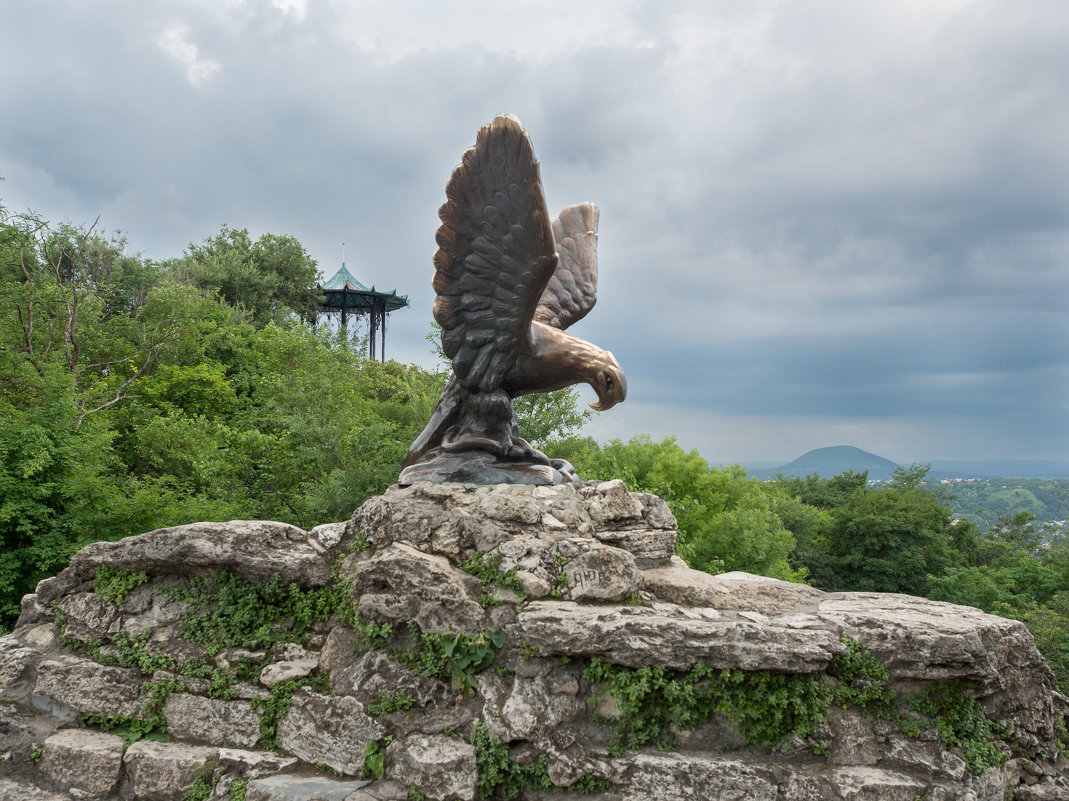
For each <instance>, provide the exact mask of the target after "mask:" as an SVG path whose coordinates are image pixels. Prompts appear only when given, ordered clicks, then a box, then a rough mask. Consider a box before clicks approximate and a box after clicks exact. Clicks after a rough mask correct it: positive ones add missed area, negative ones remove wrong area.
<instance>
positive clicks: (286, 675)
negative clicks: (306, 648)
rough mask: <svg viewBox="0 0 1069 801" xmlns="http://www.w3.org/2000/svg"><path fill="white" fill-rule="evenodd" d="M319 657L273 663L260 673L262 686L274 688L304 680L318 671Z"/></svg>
mask: <svg viewBox="0 0 1069 801" xmlns="http://www.w3.org/2000/svg"><path fill="white" fill-rule="evenodd" d="M318 664H319V657H317V656H310V657H307V658H306V659H287V660H285V661H282V662H272V663H270V664H269V665H266V666H265V667H264V669H263V670H261V671H260V684H262V685H263V686H264V687H274V686H275V685H276V684H282V682H284V681H296V680H297V679H303V678H304V677H305V676H307V675H308V674H309V673H311V672H312V671H313V670H315V669H316V666H317V665H318Z"/></svg>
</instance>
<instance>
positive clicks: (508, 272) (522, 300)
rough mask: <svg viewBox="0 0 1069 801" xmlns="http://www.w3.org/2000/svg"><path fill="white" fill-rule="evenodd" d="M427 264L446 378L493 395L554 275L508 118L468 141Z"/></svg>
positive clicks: (546, 226)
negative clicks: (447, 362) (449, 365)
mask: <svg viewBox="0 0 1069 801" xmlns="http://www.w3.org/2000/svg"><path fill="white" fill-rule="evenodd" d="M446 198H447V200H446V203H445V205H443V206H442V207H441V209H440V210H439V212H438V216H439V217H440V218H441V220H442V225H441V227H440V228H439V229H438V234H437V242H438V252H437V253H435V254H434V266H435V275H434V281H433V286H434V291H435V292H436V293H437V295H438V297H437V299H436V300H435V303H434V319H435V320H437V321H438V323H439V324H440V325H441V326H442V348H443V350H444V351H445V354H446V355H447V356H448V357H449V358H451V359H452V360H453V371H454V372H455V373H456V375H457V377H458V378H459V379H460V380H461V381H462V382H463V383H464V384H465V385H466V386H468V387H469V388H472V389H478V390H481V391H488V390H492V389H494V388H496V387H497V386H498V385H499V384H500V382H501V380H502V377H503V376H504V375H505V374H506V373H507V372H508V371H509V369H510V368H511V367H512V366H513V364H514V363H515V361H516V359H517V358H518V357H519V358H523V356H524V355H525V354H526V353H527V351H528V349H529V347H530V327H531V320H532V318H533V317H534V313H535V309H536V307H537V306H538V302H539V298H541V297H542V293H543V290H544V289H545V287H546V282H547V281H549V279H550V276H552V275H553V271H554V269H556V266H557V256H556V254H555V252H554V247H553V230H552V226H551V225H550V221H549V213H548V211H547V210H546V201H545V197H544V195H543V193H542V180H541V177H540V175H539V171H538V162H537V161H536V160H535V157H534V150H533V149H532V147H531V141H530V139H528V137H527V134H526V133H525V132H524V130H523V126H522V125H520V121H519V120H518V119H516V118H515V117H513V116H511V115H507V116H506V115H502V116H499V117H496V118H495V119H494V121H493V122H491V123H490V124H489V125H486V126H484V127H483V128H482V129H481V130H480V131H479V134H478V137H477V138H476V141H475V146H474V147H472V148H469V149H468V150H467V151H466V152H465V153H464V157H463V161H462V162H461V164H460V165H458V166H457V167H456V169H454V170H453V175H452V177H451V178H450V179H449V183H448V185H447V186H446Z"/></svg>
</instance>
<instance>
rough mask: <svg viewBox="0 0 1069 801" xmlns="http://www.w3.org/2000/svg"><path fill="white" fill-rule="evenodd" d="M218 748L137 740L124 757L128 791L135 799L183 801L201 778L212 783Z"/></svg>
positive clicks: (125, 779) (217, 758) (217, 759)
mask: <svg viewBox="0 0 1069 801" xmlns="http://www.w3.org/2000/svg"><path fill="white" fill-rule="evenodd" d="M218 764H219V749H217V748H206V747H203V746H195V745H186V744H184V743H159V742H154V741H151V740H138V741H137V742H136V743H134V744H133V745H131V746H130V747H129V748H127V749H126V754H125V755H124V756H123V768H124V772H125V777H124V782H125V783H126V784H127V785H128V786H127V788H125V789H126V790H127V791H129V794H130V795H132V796H133V797H134V798H139V799H140V798H144V799H152V801H183V799H185V797H186V795H187V794H188V793H189V791H190V790H191V789H192V788H193V784H194V783H195V782H196V780H197V779H198V778H203V779H205V780H210V779H211V778H212V774H213V773H214V771H215V768H216V766H217V765H218Z"/></svg>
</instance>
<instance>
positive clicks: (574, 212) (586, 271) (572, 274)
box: [534, 203, 598, 330]
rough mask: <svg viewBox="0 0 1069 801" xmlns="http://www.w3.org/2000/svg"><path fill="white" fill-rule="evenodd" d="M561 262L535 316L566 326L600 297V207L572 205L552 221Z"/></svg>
mask: <svg viewBox="0 0 1069 801" xmlns="http://www.w3.org/2000/svg"><path fill="white" fill-rule="evenodd" d="M553 238H554V240H556V243H557V256H558V257H559V259H560V264H559V265H558V266H557V270H556V272H554V273H553V276H552V277H551V278H550V279H549V283H548V284H547V285H546V290H545V292H544V293H542V299H541V301H540V302H539V304H538V308H537V309H536V310H535V315H534V318H535V319H536V320H538V322H540V323H545V324H546V325H551V326H553V327H554V328H560V329H562V330H563V329H565V328H568V326H570V325H572V324H573V323H575V322H578V321H579V320H582V319H583V318H584V317H585V316H586V315H587V312H589V311H590V310H591V309H593V308H594V303H595V302H596V301H597V299H598V207H597V206H595V205H594V204H593V203H580V204H579V205H578V206H569V207H568V208H566V209H565V210H564V211H562V212H561V213H560V216H559V217H558V218H557V219H555V220H554V221H553Z"/></svg>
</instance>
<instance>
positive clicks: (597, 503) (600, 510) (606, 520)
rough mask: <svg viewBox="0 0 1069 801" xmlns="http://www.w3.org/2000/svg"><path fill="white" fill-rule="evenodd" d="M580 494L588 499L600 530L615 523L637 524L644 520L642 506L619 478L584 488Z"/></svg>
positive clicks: (595, 523)
mask: <svg viewBox="0 0 1069 801" xmlns="http://www.w3.org/2000/svg"><path fill="white" fill-rule="evenodd" d="M580 493H581V494H582V496H583V497H584V498H586V499H587V503H588V504H589V508H590V517H591V519H592V520H593V521H594V525H595V526H596V527H597V528H599V529H602V528H607V527H610V526H611V524H614V523H615V524H620V523H637V522H638V521H640V520H642V511H643V510H642V504H641V503H640V502H639V500H638V499H637V498H635V497H633V496H632V495H631V493H630V492H628V491H627V486H626V485H625V484H624V482H623V481H621V480H620V479H618V478H617V479H613V480H612V481H603V482H601V483H600V484H596V485H595V486H594V487H590V486H589V485H587V486H584V487H583V488H582V490H580Z"/></svg>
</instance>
